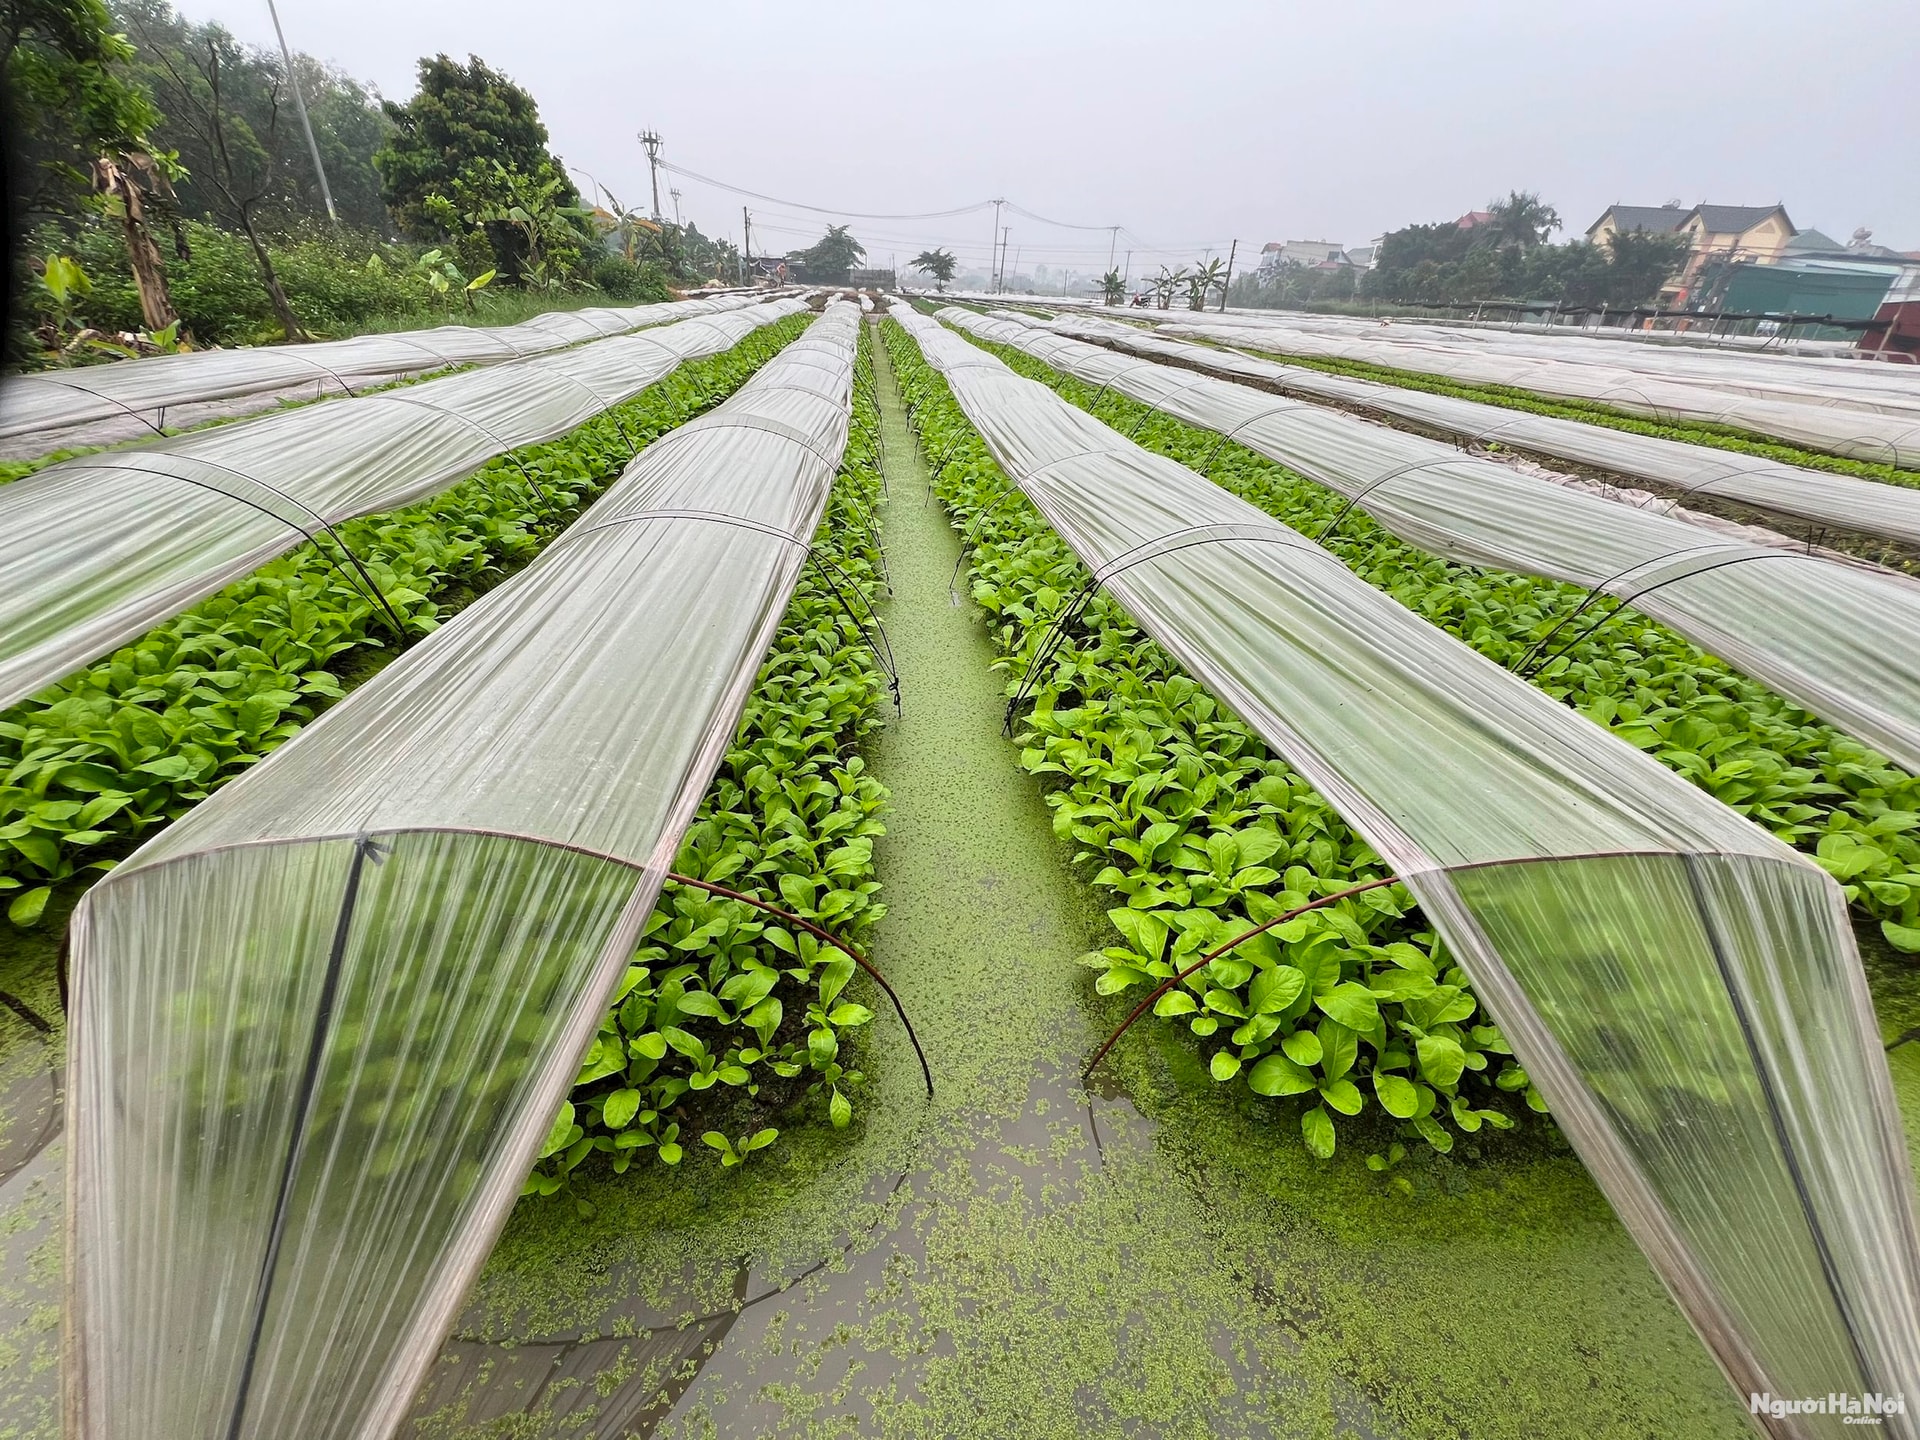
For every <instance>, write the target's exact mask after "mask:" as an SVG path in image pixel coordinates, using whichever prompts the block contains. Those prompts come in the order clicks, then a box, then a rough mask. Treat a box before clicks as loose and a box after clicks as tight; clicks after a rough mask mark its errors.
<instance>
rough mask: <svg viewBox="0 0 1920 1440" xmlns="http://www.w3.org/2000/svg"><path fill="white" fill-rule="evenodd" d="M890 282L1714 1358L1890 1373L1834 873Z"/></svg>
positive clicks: (1916, 1311)
mask: <svg viewBox="0 0 1920 1440" xmlns="http://www.w3.org/2000/svg"><path fill="white" fill-rule="evenodd" d="M896 314H897V315H898V317H899V319H900V321H901V323H902V324H904V325H906V326H907V327H908V328H909V330H910V331H911V333H912V334H913V335H914V336H915V338H916V339H917V340H918V341H919V343H920V345H921V347H922V350H923V351H924V353H925V354H926V355H927V357H928V359H929V360H930V361H931V362H932V363H933V364H935V365H936V366H937V367H939V368H940V369H941V370H942V371H943V373H944V374H945V376H946V378H947V381H948V383H949V384H950V385H951V386H952V388H953V392H954V395H955V397H956V398H957V399H958V401H959V403H960V405H961V406H962V408H963V409H964V410H965V412H966V414H967V417H968V418H969V419H970V420H971V421H972V422H973V424H974V425H975V426H976V427H977V428H978V429H979V431H980V433H981V435H982V436H983V437H984V439H985V440H986V443H987V445H988V447H989V449H990V450H991V451H992V453H993V455H994V457H995V459H996V460H998V461H999V463H1000V465H1001V467H1002V468H1003V469H1004V470H1005V471H1006V473H1007V474H1008V476H1009V477H1010V478H1011V479H1012V480H1013V481H1014V483H1015V484H1016V485H1018V487H1019V488H1020V490H1021V491H1022V493H1024V495H1025V496H1026V498H1027V499H1028V500H1030V501H1031V502H1032V503H1033V504H1034V506H1035V507H1036V508H1037V509H1038V510H1039V511H1040V513H1041V515H1042V516H1043V517H1045V519H1046V520H1047V521H1048V522H1049V523H1050V524H1051V525H1052V526H1053V527H1054V528H1055V529H1056V530H1057V531H1058V532H1059V533H1060V534H1061V536H1062V537H1063V538H1064V539H1065V540H1066V541H1067V543H1068V544H1069V545H1071V546H1072V548H1073V550H1074V551H1075V553H1076V554H1077V555H1078V556H1079V557H1080V559H1081V560H1082V562H1083V563H1084V564H1085V565H1086V566H1087V568H1088V569H1089V570H1091V571H1092V572H1093V574H1094V576H1095V577H1096V578H1097V579H1098V580H1100V582H1101V583H1102V584H1104V586H1105V587H1106V589H1107V590H1108V591H1109V592H1110V593H1111V594H1112V595H1113V596H1114V598H1115V599H1116V600H1117V601H1118V602H1119V603H1120V604H1122V605H1123V606H1125V607H1126V609H1127V610H1128V612H1129V613H1130V614H1132V615H1133V617H1134V618H1135V619H1136V620H1137V621H1138V622H1139V624H1140V625H1141V627H1142V628H1143V629H1144V630H1146V631H1147V633H1148V634H1150V635H1151V636H1152V637H1153V638H1154V639H1155V640H1156V641H1158V642H1159V643H1160V644H1161V645H1162V646H1164V647H1165V648H1166V649H1167V650H1168V651H1169V652H1170V653H1172V654H1173V655H1174V656H1175V657H1176V658H1177V659H1178V660H1179V661H1180V663H1181V664H1182V665H1184V666H1185V667H1186V668H1187V669H1188V670H1189V672H1190V673H1192V674H1193V675H1195V676H1196V677H1197V678H1199V679H1200V680H1202V681H1203V682H1204V683H1206V684H1207V685H1208V686H1210V687H1211V688H1212V689H1213V691H1214V693H1215V694H1217V695H1218V696H1219V697H1220V698H1221V699H1222V700H1223V701H1224V702H1225V703H1226V704H1227V705H1228V706H1229V707H1230V708H1231V709H1232V710H1233V711H1234V712H1235V713H1236V714H1237V715H1239V717H1240V718H1241V719H1243V720H1244V721H1246V722H1247V723H1248V724H1249V725H1251V726H1252V727H1253V729H1254V730H1255V731H1256V732H1258V733H1259V735H1260V736H1261V737H1262V738H1263V739H1264V740H1265V741H1266V742H1267V743H1268V744H1269V745H1271V746H1272V747H1273V748H1274V749H1275V751H1276V752H1278V753H1279V754H1281V755H1283V756H1284V757H1285V758H1286V759H1287V761H1288V762H1289V763H1290V764H1292V765H1293V766H1295V767H1296V768H1297V769H1298V770H1299V771H1300V773H1301V774H1302V775H1303V776H1304V777H1306V778H1307V779H1308V781H1309V782H1310V783H1312V784H1313V785H1314V786H1315V787H1316V788H1317V789H1318V790H1319V791H1320V793H1321V794H1322V795H1324V796H1325V797H1326V798H1327V799H1328V801H1329V802H1330V803H1332V804H1333V805H1334V806H1335V807H1336V808H1337V809H1338V810H1339V811H1340V813H1341V814H1342V815H1344V816H1345V817H1346V818H1347V820H1348V821H1349V822H1351V823H1352V824H1353V826H1354V827H1355V829H1357V830H1358V831H1359V832H1360V833H1361V834H1362V835H1364V836H1365V837H1366V839H1367V840H1368V842H1369V843H1370V844H1372V845H1373V846H1374V848H1375V849H1376V850H1377V851H1378V852H1379V853H1380V855H1381V856H1382V857H1383V858H1384V859H1385V861H1386V863H1387V864H1389V865H1391V866H1392V867H1393V868H1394V870H1395V872H1396V873H1398V874H1399V875H1400V876H1402V877H1403V878H1404V879H1405V881H1406V882H1407V884H1408V885H1409V887H1410V888H1411V889H1412V890H1413V891H1414V893H1415V894H1416V895H1417V897H1418V898H1419V900H1420V903H1421V905H1422V907H1423V909H1424V911H1425V913H1426V914H1427V916H1428V918H1429V919H1430V920H1431V921H1432V922H1433V923H1434V925H1435V927H1436V928H1437V929H1438V930H1439V931H1440V933H1441V934H1442V935H1443V936H1444V937H1445V939H1446V942H1447V945H1448V947H1449V949H1450V950H1451V951H1452V952H1453V953H1454V954H1456V955H1457V956H1458V957H1459V958H1460V960H1461V963H1462V964H1463V965H1464V966H1465V967H1466V969H1467V971H1468V973H1469V974H1470V975H1471V976H1472V978H1473V981H1474V985H1475V988H1476V991H1477V993H1478V994H1479V996H1480V998H1481V999H1482V1001H1483V1002H1484V1003H1485V1004H1486V1005H1487V1007H1488V1009H1489V1010H1490V1011H1491V1012H1492V1014H1493V1016H1494V1018H1495V1019H1496V1020H1497V1021H1498V1022H1499V1024H1500V1025H1501V1027H1502V1029H1503V1031H1504V1032H1505V1034H1506V1036H1507V1038H1508V1039H1509V1040H1510V1041H1511V1042H1512V1044H1513V1046H1514V1049H1515V1052H1516V1054H1517V1055H1518V1056H1519V1057H1520V1059H1521V1061H1522V1063H1523V1064H1524V1065H1525V1066H1526V1069H1527V1072H1528V1074H1529V1075H1530V1076H1531V1077H1532V1078H1533V1080H1534V1081H1535V1083H1536V1084H1538V1085H1539V1086H1540V1088H1541V1090H1542V1091H1543V1092H1544V1093H1545V1094H1546V1096H1547V1098H1548V1099H1549V1101H1550V1102H1551V1103H1552V1105H1553V1108H1554V1112H1555V1114H1556V1116H1557V1117H1558V1119H1559V1122H1560V1124H1561V1126H1562V1128H1563V1129H1564V1130H1565V1131H1566V1133H1567V1134H1568V1136H1569V1137H1570V1138H1571V1139H1572V1140H1573V1143H1574V1144H1575V1145H1576V1146H1577V1147H1578V1149H1579V1151H1580V1153H1581V1155H1582V1158H1583V1159H1584V1160H1585V1161H1586V1163H1587V1166H1588V1167H1589V1169H1590V1170H1591V1171H1592V1173H1593V1174H1594V1176H1595V1178H1596V1179H1597V1180H1598V1182H1599V1183H1600V1185H1601V1186H1602V1187H1603V1189H1604V1190H1605V1191H1606V1193H1607V1195H1608V1197H1609V1198H1610V1199H1611V1200H1612V1202H1613V1205H1614V1207H1615V1209H1616V1211H1617V1212H1618V1213H1619V1215H1620V1217H1621V1219H1622V1220H1623V1221H1624V1222H1625V1224H1626V1225H1627V1226H1628V1228H1629V1229H1630V1230H1631V1231H1632V1232H1633V1234H1634V1236H1635V1238H1636V1239H1637V1240H1638V1241H1639V1243H1640V1245H1641V1246H1642V1248H1643V1249H1644V1250H1645V1251H1646V1253H1647V1255H1648V1256H1649V1258H1650V1259H1651V1260H1652V1262H1653V1264H1654V1266H1655V1268H1656V1269H1657V1270H1658V1271H1659V1273H1660V1274H1661V1275H1662V1276H1663V1277H1664V1279H1665V1280H1666V1283H1667V1284H1668V1286H1669V1287H1670V1289H1671V1290H1672V1292H1673V1294H1674V1296H1675V1298H1676V1300H1677V1301H1678V1302H1679V1304H1680V1306H1681V1308H1682V1309H1683V1310H1684V1311H1685V1312H1686V1313H1687V1315H1688V1316H1689V1318H1690V1319H1691V1320H1692V1322H1693V1324H1694V1325H1695V1327H1696V1328H1697V1329H1698V1331H1699V1333H1700V1334H1701V1336H1702V1338H1703V1339H1704V1340H1705V1342H1706V1343H1707V1345H1708V1347H1709V1349H1710V1350H1711V1351H1712V1352H1713V1354H1714V1355H1715V1356H1716V1358H1717V1359H1718V1360H1719V1362H1720V1364H1721V1365H1722V1366H1723V1367H1724V1369H1725V1370H1726V1372H1727V1374H1728V1376H1729V1378H1730V1379H1731V1380H1732V1382H1733V1384H1734V1386H1735V1388H1736V1389H1737V1390H1739V1391H1740V1392H1742V1394H1745V1393H1746V1392H1748V1391H1753V1392H1771V1393H1772V1394H1773V1395H1776V1396H1795V1397H1797V1396H1801V1395H1819V1396H1825V1395H1827V1394H1828V1393H1829V1392H1832V1391H1841V1392H1848V1393H1855V1394H1859V1393H1870V1392H1883V1393H1889V1394H1891V1393H1894V1392H1904V1393H1906V1394H1907V1395H1908V1396H1912V1395H1914V1394H1916V1393H1920V1245H1917V1244H1916V1239H1915V1229H1914V1218H1913V1210H1912V1195H1911V1190H1912V1182H1911V1177H1910V1175H1909V1170H1908V1162H1907V1155H1906V1147H1905V1142H1904V1139H1903V1137H1902V1133H1901V1130H1900V1126H1899V1119H1898V1113H1897V1111H1896V1109H1895V1107H1894V1102H1893V1096H1892V1091H1891V1085H1890V1083H1889V1080H1888V1076H1887V1071H1886V1064H1885V1061H1884V1058H1883V1056H1882V1052H1881V1048H1880V1038H1879V1034H1878V1031H1877V1029H1876V1028H1875V1025H1874V1022H1873V1015H1872V1010H1871V1007H1870V1004H1869V1001H1868V997H1867V991H1866V985H1865V981H1864V977H1863V976H1862V973H1861V969H1860V962H1859V958H1858V955H1857V953H1856V951H1855V948H1854V943H1853V937H1852V932H1851V931H1850V929H1849V928H1848V925H1847V919H1846V908H1845V903H1844V900H1843V898H1842V896H1841V893H1840V890H1839V887H1838V886H1837V885H1836V884H1835V883H1834V881H1833V880H1832V879H1831V878H1830V877H1828V876H1827V875H1826V874H1825V873H1824V872H1823V871H1821V870H1820V869H1818V868H1817V867H1816V866H1814V865H1813V864H1811V863H1810V862H1808V861H1807V860H1805V859H1804V858H1803V857H1801V856H1799V855H1797V854H1795V853H1794V852H1793V851H1792V850H1789V849H1788V848H1787V847H1785V846H1784V845H1781V844H1780V843H1779V842H1778V841H1776V840H1774V839H1773V838H1772V837H1771V836H1769V835H1767V834H1765V833H1764V832H1763V831H1761V830H1760V829H1758V828H1757V827H1755V826H1753V825H1751V824H1749V823H1747V822H1746V821H1744V820H1742V819H1741V818H1740V817H1739V816H1737V815H1735V814H1734V813H1733V812H1732V811H1731V810H1729V809H1727V808H1726V807H1725V806H1723V805H1720V804H1719V803H1717V802H1716V801H1714V800H1712V799H1711V798H1710V797H1708V796H1706V795H1704V794H1702V793H1701V792H1700V791H1698V790H1696V789H1694V788H1693V787H1692V786H1690V785H1688V784H1687V783H1686V782H1685V781H1684V780H1682V779H1680V778H1679V777H1678V776H1677V775H1674V774H1673V773H1672V772H1670V771H1668V770H1667V769H1665V768H1664V767H1663V766H1661V765H1659V764H1658V763H1656V762H1655V761H1653V760H1651V759H1649V758H1648V757H1646V756H1644V755H1642V754H1640V753H1639V752H1638V751H1636V750H1634V749H1633V748H1632V747H1631V746H1628V745H1626V744H1625V743H1623V742H1621V741H1620V740H1617V739H1616V738H1614V737H1613V736H1612V735H1611V734H1609V733H1608V732H1606V731H1605V730H1603V729H1601V728H1600V727H1599V726H1597V725H1594V724H1593V723H1591V722H1590V721H1588V720H1587V719H1585V718H1584V717H1583V716H1581V715H1579V714H1577V713H1575V712H1574V711H1571V710H1569V709H1567V708H1566V707H1564V706H1562V705H1559V704H1557V703H1555V702H1554V701H1553V700H1551V699H1549V698H1548V697H1547V696H1546V695H1544V694H1542V693H1541V692H1540V691H1538V690H1535V689H1534V688H1533V687H1531V686H1529V685H1527V684H1525V683H1524V682H1522V681H1520V680H1518V679H1516V678H1515V677H1514V676H1512V675H1510V674H1508V673H1507V672H1506V671H1505V670H1502V669H1501V668H1500V667H1499V666H1497V665H1494V664H1493V663H1492V662H1490V661H1488V660H1485V659H1483V658H1482V657H1480V656H1479V655H1478V654H1476V653H1475V652H1473V651H1472V650H1470V649H1468V647H1466V646H1465V645H1463V644H1461V643H1459V642H1458V641H1456V640H1454V639H1452V638H1451V637H1449V636H1447V635H1446V634H1444V633H1443V632H1441V631H1440V630H1438V629H1436V628H1435V627H1433V626H1431V625H1429V624H1427V623H1426V622H1425V621H1422V620H1420V619H1418V618H1417V617H1415V616H1413V615H1412V614H1410V613H1409V612H1408V611H1406V610H1405V609H1403V608H1402V607H1400V606H1399V605H1398V604H1396V603H1395V602H1394V601H1393V600H1392V599H1391V598H1389V597H1388V596H1385V595H1383V594H1381V593H1380V592H1379V591H1377V590H1375V589H1373V588H1372V587H1371V586H1369V585H1367V584H1366V583H1365V582H1364V581H1361V580H1360V579H1358V578H1357V577H1356V576H1354V575H1353V574H1351V573H1350V572H1349V571H1348V570H1347V569H1346V568H1345V567H1344V566H1342V565H1341V564H1340V563H1339V562H1338V561H1337V560H1335V559H1334V558H1333V557H1332V556H1330V555H1329V554H1327V552H1326V551H1324V550H1322V549H1320V548H1319V547H1318V546H1316V545H1314V544H1313V543H1312V542H1310V541H1309V540H1307V539H1306V538H1305V537H1304V536H1302V535H1300V534H1298V533H1297V532H1295V531H1293V530H1290V529H1288V528H1287V527H1286V526H1284V525H1281V524H1279V523H1278V522H1277V521H1275V520H1273V519H1272V518H1271V517H1270V516H1268V515H1266V514H1265V513H1264V512H1262V511H1260V510H1257V509H1255V508H1254V507H1253V506H1252V505H1250V504H1248V503H1247V502H1245V501H1242V500H1240V499H1238V498H1236V497H1234V496H1233V495H1231V494H1229V493H1228V492H1226V491H1225V490H1223V489H1221V488H1220V487H1218V486H1216V485H1213V484H1212V483H1210V482H1208V481H1206V480H1204V479H1203V478H1202V477H1200V476H1198V475H1196V474H1194V473H1193V472H1192V471H1190V470H1186V469H1183V468H1182V467H1181V466H1179V465H1176V464H1174V463H1173V462H1172V461H1170V460H1167V459H1164V458H1163V457H1160V456H1157V455H1153V454H1151V453H1149V452H1147V451H1145V450H1143V449H1141V448H1140V447H1138V446H1136V445H1134V444H1132V443H1131V442H1130V441H1127V440H1125V439H1123V438H1122V437H1120V436H1119V435H1118V434H1116V433H1115V432H1114V431H1112V430H1110V429H1108V428H1107V427H1105V426H1103V425H1101V424H1100V423H1099V422H1097V421H1095V420H1094V419H1093V418H1092V417H1090V416H1088V415H1086V414H1085V413H1084V412H1082V411H1080V410H1078V409H1076V408H1075V407H1073V406H1071V405H1069V404H1067V402H1065V401H1064V400H1061V399H1060V398H1059V397H1058V396H1056V395H1054V394H1053V393H1052V392H1051V391H1050V390H1048V389H1047V387H1045V386H1044V385H1040V384H1038V383H1036V382H1033V381H1029V380H1024V379H1021V378H1019V377H1018V376H1016V375H1014V374H1013V373H1012V372H1011V371H1010V370H1008V369H1007V368H1006V367H1005V366H1004V365H1002V364H1001V363H1000V362H999V361H998V360H995V359H992V358H991V357H990V356H988V355H986V354H985V353H984V352H982V351H981V350H979V349H978V348H976V347H974V346H971V345H969V344H967V343H966V342H965V341H964V340H963V339H961V338H960V337H959V336H958V335H955V334H953V333H951V332H949V331H943V330H942V329H941V328H940V327H939V326H937V325H936V324H934V323H933V322H932V321H930V320H928V319H926V318H925V317H923V316H919V315H911V314H907V313H905V312H904V311H900V312H896ZM1761 1423H1763V1424H1764V1425H1765V1426H1766V1427H1767V1428H1768V1429H1769V1430H1770V1431H1771V1432H1772V1433H1775V1434H1778V1435H1785V1436H1799V1435H1819V1436H1839V1435H1842V1434H1843V1433H1848V1432H1846V1431H1844V1430H1843V1428H1842V1424H1841V1420H1840V1417H1838V1416H1834V1417H1826V1418H1823V1417H1819V1416H1792V1417H1788V1418H1785V1419H1781V1420H1773V1419H1767V1420H1764V1421H1762V1422H1761ZM1888 1428H1889V1430H1890V1431H1891V1432H1892V1433H1895V1434H1901V1435H1908V1436H1911V1435H1913V1434H1914V1433H1915V1428H1914V1422H1913V1420H1912V1417H1911V1416H1910V1415H1903V1416H1895V1417H1889V1418H1888Z"/></svg>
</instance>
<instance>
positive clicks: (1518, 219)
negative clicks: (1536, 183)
mask: <svg viewBox="0 0 1920 1440" xmlns="http://www.w3.org/2000/svg"><path fill="white" fill-rule="evenodd" d="M1487 213H1488V214H1490V215H1492V216H1493V220H1492V222H1491V223H1490V224H1489V226H1488V227H1487V228H1488V231H1489V232H1490V238H1491V239H1492V241H1493V243H1494V244H1495V245H1496V246H1502V247H1504V246H1517V247H1518V248H1520V249H1522V250H1531V249H1532V248H1533V247H1534V246H1536V245H1544V244H1546V243H1547V237H1548V236H1549V235H1551V234H1553V232H1554V231H1556V230H1558V229H1559V228H1560V212H1559V211H1558V210H1555V209H1554V208H1553V206H1551V205H1549V204H1547V202H1546V201H1544V200H1542V199H1541V198H1540V197H1539V195H1537V194H1536V193H1535V192H1533V191H1531V190H1509V191H1508V192H1507V197H1506V199H1504V200H1495V201H1493V202H1492V203H1491V204H1490V205H1488V206H1487Z"/></svg>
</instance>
